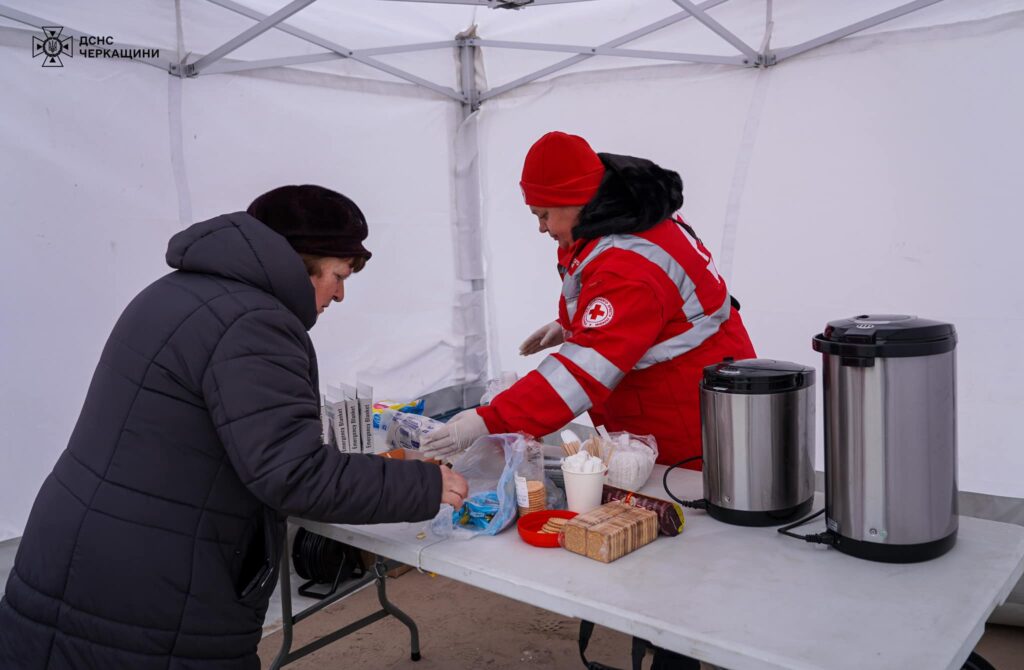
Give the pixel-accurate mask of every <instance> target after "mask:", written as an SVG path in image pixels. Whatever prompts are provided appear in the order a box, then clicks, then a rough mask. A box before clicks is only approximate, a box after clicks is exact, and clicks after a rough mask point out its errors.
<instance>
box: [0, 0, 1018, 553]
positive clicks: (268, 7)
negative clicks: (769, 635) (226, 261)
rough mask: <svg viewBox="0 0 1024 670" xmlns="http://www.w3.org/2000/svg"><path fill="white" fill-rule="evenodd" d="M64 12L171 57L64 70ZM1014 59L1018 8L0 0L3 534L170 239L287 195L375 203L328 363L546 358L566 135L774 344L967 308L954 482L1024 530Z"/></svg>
mask: <svg viewBox="0 0 1024 670" xmlns="http://www.w3.org/2000/svg"><path fill="white" fill-rule="evenodd" d="M243 2H244V4H243ZM44 27H51V28H59V29H60V32H59V36H58V39H66V38H67V37H73V38H76V40H75V45H77V44H80V42H79V40H78V39H77V38H81V37H82V36H100V37H109V38H110V39H109V40H108V42H112V44H107V43H102V44H100V46H99V47H98V48H99V49H104V48H106V49H118V50H120V49H126V50H128V51H129V52H131V51H132V50H135V51H136V53H137V54H138V53H139V52H140V51H145V52H149V53H147V54H146V55H148V56H151V57H145V58H135V59H126V58H105V57H85V56H84V55H83V54H82V53H80V52H79V51H78V48H77V47H76V46H74V45H73V51H74V53H72V54H71V55H67V54H61V56H60V58H59V60H60V61H61V64H62V65H63V67H56V66H53V67H45V68H44V67H41V65H42V64H43V63H44V62H45V61H46V59H47V54H46V53H45V52H44V53H40V48H36V49H33V46H32V45H33V38H35V39H37V40H44V39H45V38H46V36H47V35H46V34H45V33H44V32H43V28H44ZM152 50H159V55H155V54H152V53H151V51H152ZM1022 55H1024V0H977V1H968V0H943V1H941V2H939V1H938V0H918V1H916V2H899V1H897V0H863V1H858V2H840V1H838V0H833V1H829V2H823V1H821V0H788V1H787V0H780V1H779V2H774V3H773V2H772V1H771V0H767V1H765V0H728V1H726V0H705V2H702V3H694V2H690V1H689V0H590V1H573V0H534V1H533V2H532V3H525V2H520V0H509V1H508V2H498V1H496V0H458V2H456V1H455V0H453V1H451V2H444V1H443V0H422V1H420V2H398V1H393V0H318V1H316V2H313V1H312V0H295V1H293V2H290V3H287V2H285V0H242V1H237V2H236V1H235V0H209V1H201V0H176V1H175V2H171V1H170V0H144V1H142V2H139V1H138V0H132V1H129V0H108V1H106V2H102V3H78V2H70V1H68V0H52V1H49V2H39V1H38V0H34V1H33V0H0V82H2V83H3V98H4V104H3V107H2V112H0V113H2V117H0V165H2V166H3V176H4V180H3V182H2V185H0V196H2V197H0V201H2V203H3V212H4V223H3V226H2V227H0V254H2V261H3V263H2V273H3V274H2V278H3V285H4V286H5V289H4V291H3V293H2V302H0V333H2V335H0V346H2V355H0V361H2V363H0V365H2V368H0V371H2V373H3V378H4V385H3V388H2V391H0V393H2V396H0V463H2V467H0V540H3V539H6V538H10V537H17V536H18V535H20V534H21V531H22V529H23V528H24V524H25V520H26V518H27V515H28V510H29V507H30V505H31V503H32V500H33V498H34V496H35V493H36V491H37V490H38V487H39V484H40V483H41V481H42V479H43V478H44V477H45V476H46V474H47V473H48V472H49V470H50V468H51V467H52V464H53V462H54V461H55V459H56V457H57V455H58V454H59V453H60V451H61V450H62V449H63V447H64V444H65V443H66V440H67V437H68V435H69V434H70V431H71V429H72V427H73V425H74V422H75V419H76V418H77V412H78V409H79V407H80V405H81V401H82V398H83V397H84V394H85V391H86V388H87V385H88V382H89V378H90V375H91V373H92V370H93V368H94V366H95V364H96V361H97V359H98V355H99V351H100V348H101V347H102V345H103V342H104V340H105V338H106V336H107V334H108V333H109V330H110V327H111V326H112V324H113V322H114V320H115V319H116V317H117V315H118V313H119V312H120V311H121V309H123V307H124V305H125V304H126V302H127V301H128V300H129V299H130V298H131V297H132V296H133V295H134V294H135V293H137V292H138V291H139V290H140V289H141V288H142V287H143V286H144V285H146V284H147V283H148V282H150V281H152V280H153V279H155V278H156V277H158V276H159V275H161V274H162V273H163V272H164V271H165V270H166V268H164V267H163V261H162V256H163V251H164V247H165V244H166V240H167V239H168V238H169V237H170V236H171V235H172V234H173V233H175V232H176V231H178V230H180V229H181V228H182V227H184V226H186V225H188V224H190V223H192V222H193V221H198V220H202V219H206V218H209V217H212V216H215V215H217V214H219V213H223V212H226V211H236V210H239V209H244V208H245V207H246V206H247V204H248V203H249V201H250V200H251V199H252V198H253V197H255V196H256V195H258V194H259V193H262V192H263V191H266V190H268V189H270V188H272V187H275V186H278V185H281V184H286V183H320V184H324V185H326V186H328V187H332V188H336V189H338V190H341V191H342V192H344V193H346V194H348V195H350V196H351V197H352V198H353V199H354V200H355V201H356V202H357V203H359V205H360V206H361V207H362V208H363V210H364V212H365V213H366V215H367V218H368V219H369V221H370V229H371V235H370V239H369V240H368V246H369V248H370V249H371V250H373V252H374V259H373V261H372V262H371V263H370V264H369V265H368V266H367V268H366V270H365V271H364V272H362V273H361V274H360V275H358V276H357V277H356V278H354V279H353V280H352V281H351V283H350V295H349V297H348V298H347V299H346V302H345V304H344V306H342V307H341V308H340V313H328V314H327V316H326V317H325V318H324V319H323V320H322V323H320V324H319V325H318V326H317V327H316V328H315V329H314V331H313V337H314V341H315V343H316V345H317V350H318V352H319V354H320V367H321V378H322V379H323V380H324V382H325V383H326V382H332V381H335V380H342V381H355V380H356V379H357V378H358V379H359V380H360V381H364V382H369V383H371V384H373V385H374V386H375V389H376V395H377V397H378V398H382V397H410V396H416V395H420V394H423V393H427V392H431V391H436V390H438V389H444V388H447V389H456V390H461V389H473V388H478V387H479V384H480V383H481V382H482V381H483V380H485V379H487V378H488V377H492V376H495V375H496V373H497V372H498V371H500V370H502V369H508V370H516V371H517V372H519V373H520V374H522V373H525V372H526V371H528V370H530V369H532V368H533V367H534V366H535V365H536V364H537V363H538V362H539V357H533V358H531V359H520V358H519V357H518V356H516V355H515V350H516V348H517V345H518V342H519V341H520V340H521V339H522V338H523V337H525V335H527V334H528V333H529V332H531V331H532V330H533V329H534V328H536V327H537V326H539V325H540V324H541V323H543V322H545V321H548V320H551V319H552V318H553V317H554V315H555V309H556V305H557V302H556V301H557V296H558V278H557V275H556V274H555V272H554V249H553V247H552V245H551V243H550V241H549V240H547V239H546V238H542V237H541V236H539V235H537V234H536V231H535V224H534V223H533V222H531V218H530V216H529V214H528V212H527V210H526V208H525V207H524V206H523V204H522V198H521V194H520V192H519V188H518V174H519V170H520V168H521V165H522V158H523V156H524V155H525V153H526V151H527V149H528V148H529V146H530V144H531V143H532V142H533V141H534V140H536V139H537V138H538V137H540V135H541V134H543V133H544V132H546V131H548V130H553V129H561V130H566V131H568V132H575V133H578V134H582V135H584V136H585V137H587V138H588V140H589V141H590V142H591V144H592V145H593V146H594V147H595V149H596V150H598V151H609V152H613V153H627V154H633V155H638V156H644V157H647V158H651V159H653V160H655V161H656V162H658V163H659V164H661V165H663V166H665V167H668V168H671V169H674V170H677V171H678V172H679V173H680V174H681V175H682V177H683V180H684V184H685V189H684V194H685V196H686V203H685V205H684V208H683V214H684V216H685V217H686V218H687V220H688V221H689V222H690V223H691V224H692V225H693V226H694V227H695V228H696V230H697V231H698V233H699V234H700V235H701V237H702V238H703V239H704V241H705V243H706V244H708V246H709V248H711V250H712V252H713V253H714V254H715V256H716V259H717V261H718V266H719V269H720V270H721V271H722V273H723V274H724V275H725V277H726V278H727V280H728V282H729V285H730V288H731V289H732V291H733V293H734V294H735V295H736V296H737V297H738V298H739V299H740V301H741V302H742V303H743V315H744V319H745V321H746V323H747V325H748V328H749V330H750V331H751V335H752V337H753V340H754V343H755V346H756V348H757V350H758V353H759V354H760V355H762V356H765V357H772V358H781V359H787V360H793V361H798V362H803V363H808V364H812V365H813V364H817V363H819V362H820V361H819V360H818V358H817V356H816V355H815V354H814V352H813V351H812V350H811V348H810V338H811V336H812V335H813V334H814V333H816V332H820V330H821V329H822V327H823V326H824V325H825V323H826V322H827V321H828V320H831V319H836V318H842V317H846V316H850V315H852V314H857V313H862V312H895V313H900V312H905V313H916V314H919V315H921V316H928V317H931V318H937V319H943V320H948V321H951V322H953V323H954V324H956V326H957V329H958V332H959V335H960V344H959V347H958V357H959V375H960V379H959V388H958V393H959V396H958V398H959V426H960V428H959V430H960V434H959V449H960V486H961V489H962V490H964V491H973V492H978V493H981V494H985V495H984V496H983V497H982V498H979V500H983V501H985V502H984V503H983V504H988V505H996V504H1004V503H1005V504H1009V503H1012V505H1011V506H1010V507H1008V508H1007V509H1008V510H1011V511H1007V512H1006V514H1008V515H1014V514H1016V515H1018V516H1017V517H1016V518H1018V519H1021V518H1024V513H1022V512H1021V511H1020V509H1021V505H1020V504H1019V503H1020V501H1019V500H1017V499H1020V498H1024V483H1022V482H1024V478H1022V477H1021V473H1022V472H1024V450H1021V449H1019V448H1018V447H1019V445H1020V439H1021V438H1020V437H1019V436H1018V432H1019V431H1018V430H1017V426H1016V423H1015V418H1016V417H1015V414H1016V412H1017V411H1019V410H1020V408H1021V407H1024V390H1022V388H1024V387H1022V385H1021V384H1019V383H1017V382H1018V380H1019V379H1020V378H1021V377H1022V376H1024V362H1022V358H1021V357H1020V356H1019V355H1017V352H1016V350H1015V344H1016V334H1017V333H1018V332H1019V330H1020V329H1021V326H1024V291H1022V290H1021V289H1020V288H1019V287H1020V286H1021V280H1020V279H1019V278H1018V277H1017V276H1016V269H1017V268H1016V267H1015V264H1016V259H1017V256H1018V255H1019V253H1018V249H1019V248H1020V247H1021V246H1022V243H1024V232H1022V227H1021V226H1020V223H1021V216H1020V215H1019V214H1018V213H1017V198H1018V197H1019V194H1020V192H1021V190H1022V189H1021V187H1022V182H1021V177H1020V174H1021V170H1020V156H1021V155H1024V131H1022V130H1021V124H1020V119H1022V118H1024V78H1021V76H1020V75H1019V73H1018V72H1017V59H1018V58H1020V57H1021V56H1022ZM1014 287H1018V288H1014ZM334 309H338V308H334ZM332 311H333V310H332ZM818 415H819V421H820V416H821V411H820V407H819V412H818ZM818 434H819V436H820V435H821V431H820V429H819V432H818ZM818 451H819V456H818V464H819V469H820V467H821V465H822V463H823V461H822V457H821V455H820V454H821V444H820V442H819V445H818ZM1004 498H1009V499H1011V500H1009V501H1006V500H1004ZM1013 510H1015V511H1013ZM993 513H994V512H993Z"/></svg>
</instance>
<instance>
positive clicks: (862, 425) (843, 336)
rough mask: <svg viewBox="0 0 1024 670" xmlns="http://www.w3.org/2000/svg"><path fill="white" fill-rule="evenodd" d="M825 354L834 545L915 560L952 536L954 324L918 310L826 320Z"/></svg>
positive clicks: (829, 519)
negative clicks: (915, 312)
mask: <svg viewBox="0 0 1024 670" xmlns="http://www.w3.org/2000/svg"><path fill="white" fill-rule="evenodd" d="M813 346H814V349H815V351H819V352H821V355H822V362H823V374H824V384H823V388H824V408H825V517H826V523H827V526H828V531H829V533H830V534H831V536H832V537H831V539H832V544H833V546H835V547H836V548H837V549H839V550H840V551H842V552H844V553H847V554H850V555H853V556H858V557H860V558H867V559H871V560H875V561H886V562H891V563H911V562H914V561H924V560H928V559H931V558H935V557H937V556H941V555H942V554H944V553H946V552H947V551H949V550H950V549H951V548H952V547H953V545H954V544H955V543H956V531H957V484H956V469H957V461H956V356H955V354H956V352H955V349H956V329H955V328H954V327H953V325H952V324H949V323H942V322H939V321H931V320H928V319H920V318H917V317H914V316H905V315H894V314H873V315H867V314H865V315H862V316H857V317H853V318H851V319H842V320H840V321H832V322H830V323H829V324H828V326H827V327H826V328H825V331H824V332H823V333H821V334H819V335H816V336H815V337H814V340H813Z"/></svg>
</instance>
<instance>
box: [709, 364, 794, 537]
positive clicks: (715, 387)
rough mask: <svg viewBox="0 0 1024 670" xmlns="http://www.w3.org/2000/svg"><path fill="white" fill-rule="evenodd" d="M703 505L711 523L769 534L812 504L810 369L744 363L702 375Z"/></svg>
mask: <svg viewBox="0 0 1024 670" xmlns="http://www.w3.org/2000/svg"><path fill="white" fill-rule="evenodd" d="M700 412H701V435H702V437H703V441H704V459H703V460H704V498H705V500H706V501H707V510H708V514H710V515H711V516H712V517H714V518H715V519H718V520H719V521H725V522H727V523H734V524H739V525H743V526H774V525H780V524H783V523H786V522H787V521H791V520H794V519H797V518H799V517H801V516H803V515H805V514H806V513H807V512H808V510H810V508H811V505H812V504H813V499H814V368H812V367H808V366H806V365H800V364H798V363H788V362H786V361H773V360H767V359H760V358H751V359H746V360H740V361H727V362H724V363H717V364H715V365H711V366H708V367H706V368H704V376H703V379H702V381H701V390H700Z"/></svg>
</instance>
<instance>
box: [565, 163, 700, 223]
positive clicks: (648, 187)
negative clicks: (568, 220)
mask: <svg viewBox="0 0 1024 670" xmlns="http://www.w3.org/2000/svg"><path fill="white" fill-rule="evenodd" d="M598 157H599V158H600V159H601V162H602V163H604V167H605V172H604V178H603V179H602V180H601V186H600V187H599V188H598V189H597V194H596V195H594V197H593V198H592V199H591V200H590V202H588V203H587V204H586V205H585V206H584V207H583V210H582V211H581V212H580V222H579V224H578V225H577V226H576V227H575V228H573V231H572V234H573V238H574V239H577V240H580V239H583V240H590V239H595V238H598V237H602V236H604V235H613V234H616V233H640V232H643V231H645V230H648V229H649V228H653V227H654V226H655V225H657V224H658V223H660V222H662V221H664V220H665V219H667V218H668V217H670V216H671V215H672V214H673V213H674V212H675V211H676V210H678V209H679V208H680V207H682V206H683V180H682V179H681V178H680V177H679V173H677V172H673V171H672V170H666V169H664V168H662V167H660V166H659V165H657V164H656V163H653V162H652V161H649V160H647V159H646V158H636V157H635V156H620V155H618V154H604V153H601V154H598Z"/></svg>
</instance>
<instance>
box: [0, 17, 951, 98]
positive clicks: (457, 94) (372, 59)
mask: <svg viewBox="0 0 1024 670" xmlns="http://www.w3.org/2000/svg"><path fill="white" fill-rule="evenodd" d="M382 1H385V2H417V3H426V4H458V5H475V6H481V7H489V8H491V9H512V10H526V9H528V8H530V7H536V6H541V5H554V4H567V3H583V2H590V1H591V0H382ZM941 1H942V0H913V1H912V2H907V3H905V4H902V5H899V6H897V7H894V8H893V9H890V10H888V11H885V12H882V13H879V14H876V15H874V16H870V17H868V18H865V19H863V20H861V21H858V22H856V23H852V24H850V25H847V26H844V27H842V28H839V29H837V30H833V31H831V32H829V33H826V34H824V35H821V36H819V37H816V38H814V39H811V40H807V41H806V42H803V43H801V44H795V45H791V46H787V47H783V48H781V49H778V50H773V49H771V47H770V41H771V33H772V27H773V25H774V24H773V19H772V0H765V9H766V11H765V35H764V39H763V41H762V43H761V45H760V47H759V48H756V49H755V48H754V47H752V46H751V45H749V44H747V43H745V42H744V41H743V40H742V39H740V38H739V37H738V36H736V34H735V33H733V32H732V31H730V30H729V29H728V28H727V27H725V26H724V25H722V24H721V23H719V22H718V21H716V20H715V19H714V18H712V17H711V16H710V15H709V14H708V10H710V9H713V8H715V7H717V6H719V5H722V4H724V3H726V2H728V0H704V2H701V3H699V4H697V3H694V2H693V1H692V0H666V2H671V3H672V4H674V5H676V6H678V7H679V8H680V10H681V11H679V12H677V13H675V14H672V15H670V16H668V17H666V18H663V19H661V20H659V21H655V22H654V23H650V24H648V25H646V26H643V27H641V28H638V29H636V30H634V31H632V32H629V33H626V34H624V35H622V36H620V37H617V38H615V39H613V40H609V41H607V42H604V43H602V44H597V45H592V46H589V45H574V44H558V43H538V42H518V41H507V40H488V39H482V38H479V37H475V36H464V37H456V38H455V39H452V40H445V41H439V42H424V43H416V44H403V45H396V46H388V47H378V48H370V49H350V48H348V47H346V46H344V45H342V44H338V43H337V42H333V41H331V40H328V39H325V38H323V37H320V36H318V35H315V34H313V33H311V32H309V31H306V30H302V29H299V28H296V27H294V26H292V25H290V24H288V23H286V21H287V19H289V18H290V17H292V16H293V15H295V14H296V13H298V12H299V11H301V10H302V9H305V8H306V7H308V6H309V5H312V4H313V3H314V2H316V0H292V1H291V2H289V3H288V4H286V5H285V6H284V7H282V8H281V9H279V10H278V11H276V12H274V13H273V14H269V15H268V14H263V13H262V12H258V11H256V10H254V9H250V8H249V7H246V6H245V5H243V4H241V3H239V2H236V1H235V0H207V2H210V3H211V4H214V5H217V6H219V7H223V8H224V9H228V10H230V11H233V12H235V13H237V14H240V15H242V16H245V17H248V18H250V19H253V20H254V21H256V23H255V24H254V25H253V26H251V27H250V28H248V29H246V30H244V31H242V32H241V33H239V34H238V35H236V36H234V37H232V38H231V39H229V40H227V41H226V42H224V43H223V44H221V45H220V46H219V47H217V48H216V49H214V50H213V51H211V52H209V53H208V54H205V55H202V56H198V57H195V58H194V59H193V60H191V61H188V60H186V61H183V62H181V63H173V62H171V61H169V60H168V59H166V58H151V59H142V60H140V62H144V63H147V64H149V65H153V66H156V67H159V68H161V69H165V70H167V72H168V73H170V74H172V75H175V76H180V77H196V76H201V75H211V74H225V73H230V72H244V71H247V70H257V69H265V68H274V67H291V66H297V65H305V64H311V63H322V62H326V61H332V60H338V59H346V58H347V59H351V60H354V61H356V62H359V63H362V64H363V65H366V66H367V67H370V68H373V69H375V70H379V71H381V72H385V73H387V74H389V75H392V76H394V77H396V78H398V79H402V80H403V81H406V82H408V83H411V84H415V85H417V86H422V87H423V88H426V89H429V90H431V91H434V92H435V93H438V94H440V95H442V96H445V97H448V98H451V99H453V100H456V101H458V102H460V103H470V104H473V105H474V107H478V106H479V104H481V103H483V102H484V101H486V100H489V99H491V98H495V97H497V96H499V95H502V94H504V93H507V92H509V91H511V90H514V89H516V88H519V87H520V86H524V85H525V84H528V83H530V82H532V81H536V80H537V79H541V78H543V77H546V76H549V75H551V74H554V73H555V72H558V71H560V70H564V69H566V68H569V67H572V66H573V65H576V64H577V63H580V62H582V61H584V60H587V59H589V58H594V57H597V56H612V57H616V58H636V59H640V60H648V61H652V60H653V61H663V62H689V63H711V64H717V65H735V66H738V67H770V66H773V65H777V64H778V63H780V62H782V61H784V60H787V59H789V58H792V57H794V56H798V55H800V54H802V53H805V52H807V51H810V50H812V49H816V48H818V47H820V46H823V45H825V44H829V43H831V42H835V41H836V40H840V39H842V38H844V37H848V36H850V35H853V34H855V33H858V32H861V31H863V30H867V29H868V28H872V27H875V26H878V25H881V24H883V23H886V22H888V21H891V20H893V19H895V18H898V17H901V16H904V15H906V14H910V13H912V12H915V11H918V10H920V9H923V8H925V7H927V6H929V5H933V4H936V3H938V2H941ZM0 16H2V17H5V18H8V19H12V20H14V21H17V22H19V23H23V24H25V25H28V26H31V27H33V28H36V29H40V28H42V27H43V26H44V25H54V22H53V21H49V20H46V19H43V18H40V17H38V16H35V15H32V14H28V13H26V12H22V11H19V10H16V9H13V8H11V7H7V6H5V5H2V4H0ZM690 18H692V19H694V20H696V21H697V22H699V23H701V24H702V25H704V26H706V27H707V28H708V30H711V31H712V32H714V33H715V34H716V35H718V36H719V37H720V38H722V39H723V40H724V41H726V42H728V43H729V44H730V45H731V46H732V47H734V48H735V50H736V51H737V52H738V53H737V54H736V55H733V56H721V55H714V54H700V53H687V52H675V51H651V50H643V49H626V48H623V45H625V44H628V43H630V42H632V41H634V40H637V39H639V38H641V37H644V36H646V35H650V34H652V33H655V32H657V31H659V30H661V29H663V28H666V27H668V26H670V25H673V24H675V23H678V22H680V21H684V20H686V19H690ZM272 29H276V30H280V31H282V32H284V33H287V34H289V35H292V36H294V37H297V38H299V39H302V40H305V41H306V42H309V43H311V44H315V45H317V46H319V47H322V48H323V49H325V51H323V52H321V53H316V54H308V55H299V56H283V57H279V58H270V59H263V60H254V61H237V60H226V57H227V56H228V55H229V54H231V53H232V52H234V51H236V50H237V49H238V48H240V47H241V46H243V45H245V44H247V43H249V42H251V41H252V40H254V39H256V38H258V37H259V36H260V35H262V34H263V33H265V32H267V31H269V30H272ZM65 30H66V32H67V34H68V35H73V36H76V37H81V36H85V35H87V33H83V32H80V31H76V30H73V29H69V28H65ZM124 46H131V45H124ZM464 47H488V48H493V49H518V50H529V51H547V52H564V53H571V54H574V55H573V56H571V57H569V58H567V59H565V60H563V61H560V62H558V63H555V64H553V65H550V66H547V67H545V68H542V69H539V70H537V71H535V72H531V73H530V74H527V75H525V76H523V77H520V78H518V79H516V80H515V81H511V82H508V83H506V84H502V85H501V86H498V87H495V88H492V89H488V90H486V91H481V92H478V96H477V97H476V98H473V95H472V91H470V90H467V87H464V89H463V90H458V91H457V90H455V89H453V88H451V87H449V86H444V85H443V84H439V83H436V82H432V81H429V80H427V79H424V78H423V77H420V76H418V75H415V74H413V73H411V72H408V71H407V70H403V69H402V68H398V67H394V66H392V65H389V64H387V63H384V62H382V61H380V60H379V59H377V58H376V56H382V55H387V54H396V53H409V52H417V51H427V50H434V49H447V48H464Z"/></svg>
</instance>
